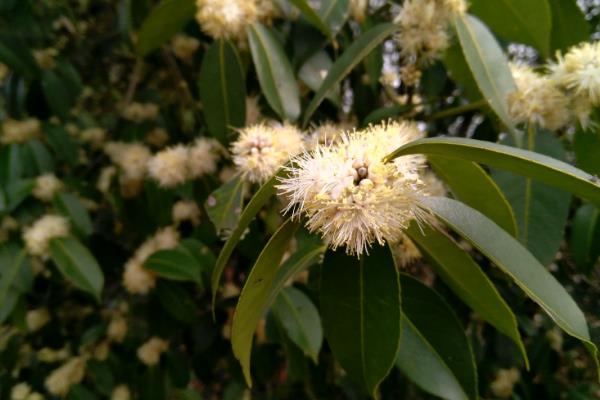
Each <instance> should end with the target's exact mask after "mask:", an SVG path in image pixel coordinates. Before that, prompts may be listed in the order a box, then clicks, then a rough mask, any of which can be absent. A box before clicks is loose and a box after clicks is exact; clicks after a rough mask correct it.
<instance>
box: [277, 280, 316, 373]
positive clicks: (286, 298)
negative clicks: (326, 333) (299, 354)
mask: <svg viewBox="0 0 600 400" xmlns="http://www.w3.org/2000/svg"><path fill="white" fill-rule="evenodd" d="M271 311H272V312H273V315H275V318H277V320H278V321H279V323H280V324H281V325H282V326H283V328H284V329H285V331H286V333H287V335H288V337H289V338H290V339H291V340H292V342H294V343H295V344H296V345H297V346H298V347H299V348H300V349H302V351H303V352H304V354H306V355H307V356H309V357H310V358H312V360H313V361H314V362H315V364H316V363H317V362H318V357H319V351H320V350H321V343H322V342H323V328H322V327H321V320H320V319H319V312H318V311H317V308H316V307H315V305H314V304H313V303H312V301H310V299H309V298H308V296H306V295H305V294H304V293H302V292H301V291H300V290H298V289H295V288H293V287H287V288H285V289H283V290H282V291H281V292H280V293H279V296H277V298H276V299H275V303H273V306H272V307H271Z"/></svg>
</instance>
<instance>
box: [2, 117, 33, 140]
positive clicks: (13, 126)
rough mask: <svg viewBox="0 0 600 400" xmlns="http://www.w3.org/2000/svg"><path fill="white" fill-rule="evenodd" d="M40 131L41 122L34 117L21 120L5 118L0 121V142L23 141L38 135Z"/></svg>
mask: <svg viewBox="0 0 600 400" xmlns="http://www.w3.org/2000/svg"><path fill="white" fill-rule="evenodd" d="M40 133H41V124H40V121H39V120H37V119H35V118H28V119H24V120H22V121H17V120H14V119H6V120H4V122H3V123H2V135H1V136H0V143H4V144H7V143H23V142H25V141H27V140H29V139H32V138H35V137H38V136H39V135H40Z"/></svg>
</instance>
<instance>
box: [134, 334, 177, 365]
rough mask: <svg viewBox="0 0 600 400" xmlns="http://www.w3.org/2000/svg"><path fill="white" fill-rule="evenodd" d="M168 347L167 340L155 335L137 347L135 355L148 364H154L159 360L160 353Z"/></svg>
mask: <svg viewBox="0 0 600 400" xmlns="http://www.w3.org/2000/svg"><path fill="white" fill-rule="evenodd" d="M168 348H169V342H168V341H166V340H163V339H161V338H159V337H156V336H155V337H153V338H151V339H150V340H148V341H147V342H146V343H144V344H143V345H141V346H140V347H139V348H138V350H137V356H138V358H139V359H140V360H141V361H142V362H143V363H144V364H146V365H148V366H152V365H156V364H158V361H160V355H161V354H162V353H164V352H165V351H167V349H168Z"/></svg>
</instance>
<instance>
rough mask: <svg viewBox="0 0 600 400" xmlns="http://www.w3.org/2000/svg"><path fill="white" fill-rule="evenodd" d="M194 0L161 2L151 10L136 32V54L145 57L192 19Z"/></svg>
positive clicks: (166, 0) (194, 6)
mask: <svg viewBox="0 0 600 400" xmlns="http://www.w3.org/2000/svg"><path fill="white" fill-rule="evenodd" d="M195 12H196V2H195V1H194V0H163V1H162V2H161V3H160V4H158V5H157V6H156V7H154V8H153V9H152V11H151V12H150V15H148V17H147V18H146V20H145V21H144V23H143V24H142V27H141V28H140V30H139V32H138V42H137V52H138V54H139V55H141V56H145V55H146V54H148V53H150V52H151V51H152V50H154V49H156V48H158V47H159V46H160V45H162V44H163V43H165V42H166V41H167V40H169V39H170V38H171V36H173V35H174V34H176V33H177V32H179V31H180V30H181V29H183V27H184V26H185V25H186V24H187V23H188V22H189V21H191V20H192V19H193V18H194V14H195Z"/></svg>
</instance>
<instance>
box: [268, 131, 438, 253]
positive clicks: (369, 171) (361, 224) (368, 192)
mask: <svg viewBox="0 0 600 400" xmlns="http://www.w3.org/2000/svg"><path fill="white" fill-rule="evenodd" d="M422 136H423V134H422V133H421V132H420V131H419V130H418V129H417V127H416V125H415V124H413V123H408V122H402V123H389V124H381V125H377V126H370V127H369V128H367V129H365V130H363V131H359V132H347V133H344V135H343V137H342V139H341V141H340V142H339V143H338V144H333V145H327V146H320V147H318V148H317V149H316V150H314V151H313V152H312V153H305V154H303V155H301V156H299V157H297V158H296V159H295V160H294V161H295V165H293V166H291V167H289V168H288V171H289V173H290V174H289V176H288V177H286V178H283V179H281V184H280V185H278V189H279V194H280V196H281V197H282V198H283V200H284V201H286V202H287V203H288V206H287V210H293V213H294V215H295V216H297V215H299V214H305V215H306V217H307V226H308V228H309V230H310V231H313V232H314V231H318V232H319V233H320V234H321V235H322V236H323V238H324V239H325V241H326V242H327V243H328V244H329V246H330V247H332V248H333V249H335V248H337V247H339V246H345V247H346V252H347V253H348V254H355V255H358V256H360V255H361V254H362V253H364V252H367V250H368V247H369V246H371V245H372V243H373V242H377V243H379V244H383V243H384V242H385V241H386V240H388V241H391V242H393V241H396V240H397V239H398V238H400V236H401V235H402V233H403V230H404V229H405V228H407V227H408V225H409V223H410V222H411V221H413V220H416V221H417V222H421V221H425V220H426V219H428V213H427V212H426V211H424V210H423V208H422V206H421V205H420V201H419V200H420V197H421V196H424V195H426V193H425V191H424V185H423V182H422V181H421V179H420V169H422V168H423V167H424V164H425V160H424V158H423V157H421V156H404V157H399V158H396V159H395V160H394V161H391V162H389V163H384V162H383V159H384V157H385V156H386V155H388V154H389V153H391V152H392V151H393V150H395V149H396V148H398V147H400V146H401V145H403V144H405V143H408V142H410V141H412V140H415V139H417V138H419V137H422Z"/></svg>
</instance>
